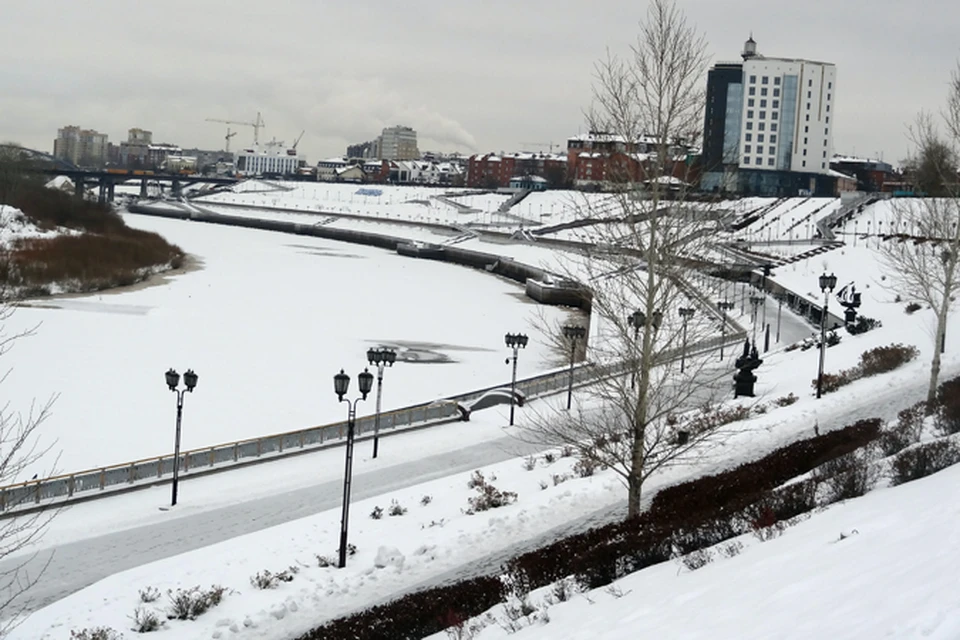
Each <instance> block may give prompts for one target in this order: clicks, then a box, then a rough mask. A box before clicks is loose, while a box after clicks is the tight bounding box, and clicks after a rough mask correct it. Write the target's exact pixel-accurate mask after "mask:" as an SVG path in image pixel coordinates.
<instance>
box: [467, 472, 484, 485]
mask: <svg viewBox="0 0 960 640" xmlns="http://www.w3.org/2000/svg"><path fill="white" fill-rule="evenodd" d="M485 484H487V480H486V478H484V477H483V473H482V472H481V471H480V470H479V469H477V470H476V471H474V472H473V474H472V475H471V476H470V479H469V480H467V489H476V488H477V487H482V486H484V485H485Z"/></svg>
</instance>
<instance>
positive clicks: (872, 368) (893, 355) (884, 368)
mask: <svg viewBox="0 0 960 640" xmlns="http://www.w3.org/2000/svg"><path fill="white" fill-rule="evenodd" d="M918 353H919V352H918V351H917V348H916V347H914V346H905V345H902V344H891V345H888V346H886V347H876V348H874V349H870V350H869V351H864V352H863V353H862V354H860V371H861V374H862V375H863V376H864V377H868V376H875V375H879V374H881V373H887V372H889V371H893V370H894V369H896V368H898V367H901V366H903V365H905V364H906V363H908V362H910V361H911V360H913V359H914V358H916V357H917V354H918Z"/></svg>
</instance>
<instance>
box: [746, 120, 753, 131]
mask: <svg viewBox="0 0 960 640" xmlns="http://www.w3.org/2000/svg"><path fill="white" fill-rule="evenodd" d="M751 129H753V123H752V122H749V121H748V122H747V131H750V130H751Z"/></svg>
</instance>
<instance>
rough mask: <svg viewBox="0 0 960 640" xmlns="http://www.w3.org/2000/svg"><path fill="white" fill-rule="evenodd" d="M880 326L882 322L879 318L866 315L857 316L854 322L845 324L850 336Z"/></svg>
mask: <svg viewBox="0 0 960 640" xmlns="http://www.w3.org/2000/svg"><path fill="white" fill-rule="evenodd" d="M882 326H883V323H882V322H880V321H879V320H875V319H873V318H868V317H866V316H857V319H856V320H855V321H854V322H852V323H850V324H848V325H847V333H849V334H850V335H852V336H856V335H860V334H862V333H866V332H867V331H872V330H873V329H877V328H879V327H882Z"/></svg>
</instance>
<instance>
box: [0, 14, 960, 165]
mask: <svg viewBox="0 0 960 640" xmlns="http://www.w3.org/2000/svg"><path fill="white" fill-rule="evenodd" d="M680 4H681V6H682V8H683V9H684V10H685V11H686V13H687V15H688V17H689V18H690V20H691V21H692V22H695V23H696V24H697V25H698V26H699V27H700V29H701V30H703V31H704V33H705V35H706V38H707V40H708V42H709V43H710V44H709V46H710V53H711V54H712V55H713V56H714V59H715V60H722V59H727V60H729V59H736V58H737V56H738V53H739V50H740V47H741V45H742V42H743V40H744V39H745V38H746V36H747V35H748V34H749V33H750V32H751V31H752V32H753V34H754V37H755V38H756V39H757V41H758V43H759V45H760V50H761V52H763V53H766V54H768V55H771V56H789V57H800V58H810V59H817V60H826V61H830V62H834V63H836V64H837V67H838V92H837V114H836V116H837V117H836V128H835V135H836V137H835V144H836V148H837V150H838V151H840V152H844V153H854V152H856V153H859V154H867V155H872V154H875V153H882V154H883V155H884V156H885V157H886V158H887V159H888V160H894V161H896V160H898V159H900V158H902V157H904V156H905V155H906V153H907V150H908V144H907V140H906V137H905V130H906V125H907V124H908V122H909V121H910V120H912V118H913V117H914V115H915V114H916V112H917V111H919V110H920V109H922V108H927V109H932V110H936V109H938V108H939V107H940V105H941V104H942V103H943V100H944V96H945V94H946V83H947V81H948V78H949V74H950V71H951V69H952V68H953V66H954V64H955V60H956V58H957V57H958V54H960V50H958V47H957V46H956V45H955V44H952V42H953V33H952V25H954V24H956V22H957V20H956V18H958V17H960V6H957V5H955V3H951V2H946V1H945V0H930V1H929V2H926V3H924V6H923V8H922V10H920V9H918V8H917V7H916V6H914V5H910V4H909V3H894V2H891V1H890V0H874V1H873V2H866V1H865V0H846V1H845V2H843V3H833V2H830V3H828V2H823V1H822V0H820V1H817V0H813V1H812V2H807V3H802V4H797V3H793V2H787V1H786V0H774V1H771V2H767V3H764V4H760V5H758V4H757V3H755V2H753V1H751V2H747V1H746V0H730V1H728V2H723V3H718V2H716V1H715V0H687V1H681V3H680ZM9 5H10V6H5V7H4V20H3V21H2V23H0V42H3V43H4V48H3V49H4V54H3V64H2V65H0V139H2V140H16V141H20V142H22V143H24V144H27V145H29V146H34V147H37V148H41V149H50V148H51V147H52V141H53V138H54V137H55V136H56V129H57V128H58V127H60V126H63V125H65V124H79V125H82V126H85V127H91V128H96V129H98V130H101V131H104V132H106V133H108V134H109V135H110V138H111V140H114V141H119V140H121V139H123V138H124V137H125V135H126V129H128V128H130V127H135V126H140V127H144V128H148V129H151V130H153V131H154V132H155V135H156V138H157V139H160V140H166V141H170V142H176V143H179V144H181V145H184V146H193V145H198V146H204V147H219V146H220V145H221V144H222V141H223V136H224V133H225V126H222V125H219V124H214V123H208V122H205V118H208V117H215V118H227V119H236V120H250V119H253V118H254V117H255V115H256V112H257V111H260V112H262V113H263V117H264V119H265V120H266V122H267V128H266V130H265V135H266V136H267V138H268V139H269V138H271V137H276V138H278V139H282V140H286V141H291V140H292V139H293V138H294V137H296V136H297V135H298V134H299V133H300V131H301V130H306V133H305V135H304V138H303V140H302V142H301V144H300V148H301V150H303V151H304V152H306V153H307V155H308V157H309V158H310V159H311V160H317V159H319V158H321V157H326V156H330V155H335V154H341V153H343V151H344V147H345V145H346V144H348V143H351V142H359V141H363V140H369V139H371V138H373V137H375V136H376V135H377V134H378V133H379V131H380V129H382V128H383V127H384V126H390V125H394V124H406V125H410V126H412V127H414V128H415V129H417V130H418V132H419V136H420V139H421V144H420V146H421V148H422V149H435V150H459V151H463V152H473V151H487V150H493V151H497V150H511V149H519V148H520V147H521V146H523V145H521V142H536V143H550V142H553V143H555V144H558V143H562V142H563V141H564V140H565V139H566V137H567V136H569V135H572V134H575V133H577V132H578V131H579V130H582V128H583V117H582V109H583V108H584V107H585V106H587V105H588V103H589V101H590V83H591V73H592V68H593V64H594V61H595V60H597V59H598V58H600V57H602V56H603V55H604V51H605V49H606V48H607V47H609V48H611V49H612V50H614V51H624V50H625V48H626V46H627V45H628V44H629V43H630V42H631V41H632V40H633V38H634V37H635V35H636V24H637V21H638V20H640V19H641V18H642V17H643V15H642V14H643V11H644V6H643V4H637V3H626V2H622V1H620V0H595V1H594V2H590V3H585V2H580V1H574V0H554V1H552V2H548V1H547V0H524V2H522V3H521V2H515V1H507V0H486V1H484V2H457V1H454V0H444V1H440V0H407V1H406V2H402V3H393V2H391V3H387V2H366V3H361V2H353V3H347V2H339V1H338V2H334V1H332V0H331V1H327V0H286V1H283V2H273V3H264V2H262V0H257V1H253V0H231V1H228V0H211V1H209V2H202V3H198V2H193V1H188V0H168V1H167V2H164V3H162V4H160V3H141V2H137V3H132V2H128V1H126V0H87V1H86V2H83V3H78V2H67V1H55V2H52V3H16V4H14V3H9ZM251 137H252V136H251V135H250V131H249V130H246V129H241V130H240V134H239V135H238V137H237V138H236V139H235V143H239V142H242V141H247V142H249V140H250V139H251Z"/></svg>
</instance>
